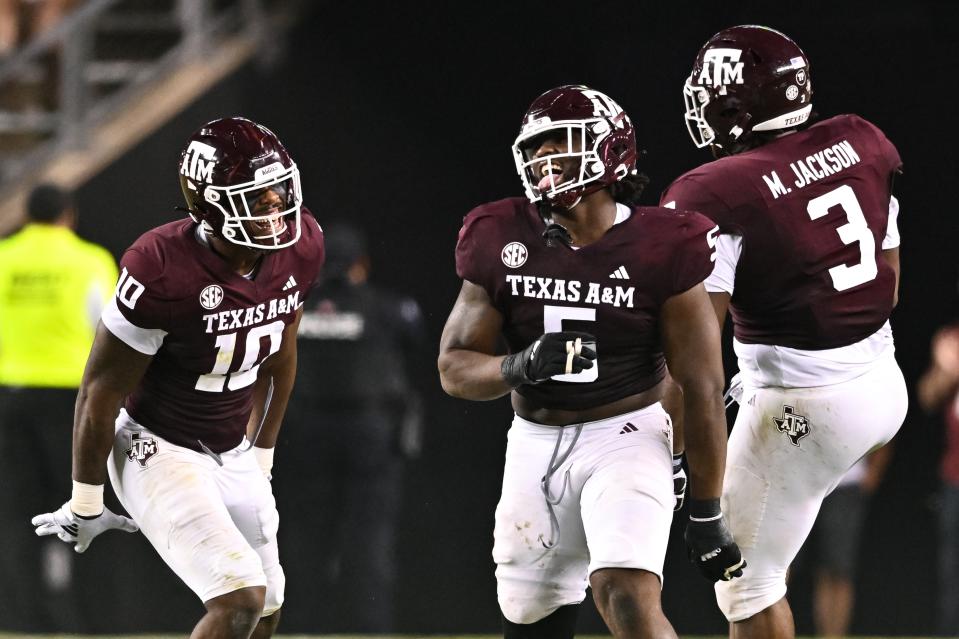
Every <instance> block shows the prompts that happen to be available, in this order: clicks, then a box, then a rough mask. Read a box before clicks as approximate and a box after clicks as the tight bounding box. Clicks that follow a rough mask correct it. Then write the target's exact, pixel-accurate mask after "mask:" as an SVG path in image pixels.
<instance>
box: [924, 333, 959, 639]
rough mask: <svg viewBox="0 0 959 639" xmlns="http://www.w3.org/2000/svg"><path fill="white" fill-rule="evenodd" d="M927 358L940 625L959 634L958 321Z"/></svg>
mask: <svg viewBox="0 0 959 639" xmlns="http://www.w3.org/2000/svg"><path fill="white" fill-rule="evenodd" d="M931 355H932V356H931V359H932V361H931V363H930V365H929V368H928V369H926V372H925V373H923V375H922V377H921V378H920V379H919V387H918V388H919V403H920V405H921V406H922V408H923V410H925V411H927V412H930V413H934V412H935V413H940V414H941V415H942V418H943V421H944V422H945V430H946V432H945V446H944V448H943V451H942V457H941V461H940V466H939V477H940V479H941V481H942V486H941V488H940V493H939V499H938V500H937V501H938V507H939V566H938V567H939V599H938V601H939V606H938V631H939V633H940V634H941V635H943V636H949V637H955V636H959V324H953V325H950V326H946V327H945V328H942V329H940V330H939V331H938V332H937V333H936V335H935V336H934V337H933V339H932V354H931Z"/></svg>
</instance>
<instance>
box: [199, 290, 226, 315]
mask: <svg viewBox="0 0 959 639" xmlns="http://www.w3.org/2000/svg"><path fill="white" fill-rule="evenodd" d="M222 301H223V289H222V288H220V287H219V286H218V285H217V284H210V285H209V286H207V287H206V288H205V289H203V290H202V291H200V306H202V307H203V308H205V309H207V310H213V309H214V308H216V307H217V306H219V305H220V302H222Z"/></svg>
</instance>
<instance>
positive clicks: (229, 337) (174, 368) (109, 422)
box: [34, 118, 324, 639]
mask: <svg viewBox="0 0 959 639" xmlns="http://www.w3.org/2000/svg"><path fill="white" fill-rule="evenodd" d="M180 182H181V186H182V188H183V193H184V195H185V197H186V201H187V207H188V212H189V213H190V216H191V218H192V220H182V221H177V222H172V223H169V224H166V225H164V226H161V227H159V228H156V229H154V230H152V231H149V232H147V233H145V234H144V235H143V236H142V237H140V239H138V240H137V241H136V242H135V243H134V244H133V245H132V246H131V247H130V248H129V249H128V250H127V251H126V253H125V254H124V256H123V258H122V260H121V261H120V265H121V267H122V271H121V274H120V279H119V282H118V283H117V287H116V293H115V296H114V299H113V300H112V302H111V303H110V305H109V306H108V307H107V309H106V310H105V311H104V313H103V316H102V321H101V324H100V326H99V328H98V329H97V335H96V340H95V342H94V345H93V348H92V351H91V353H90V357H89V360H88V362H87V367H86V371H85V373H84V376H83V381H82V384H81V387H80V393H79V399H78V402H77V411H76V423H75V426H74V452H73V459H74V467H73V479H74V492H73V498H72V499H71V500H70V501H68V502H67V503H66V504H64V506H63V507H62V508H61V509H60V510H58V511H55V512H53V513H47V514H45V515H39V516H37V517H36V518H34V525H36V526H38V528H37V533H38V534H56V535H58V536H59V537H60V538H61V539H63V540H64V541H67V542H75V544H76V550H77V551H78V552H83V551H84V550H85V549H86V547H87V546H88V545H89V543H90V541H91V540H92V539H93V538H94V537H95V536H96V535H98V534H99V533H101V532H103V531H104V530H108V529H110V528H121V529H123V530H136V527H137V526H139V528H140V529H141V530H142V531H143V533H144V534H145V535H146V537H147V538H148V539H149V540H150V542H151V543H152V544H153V546H154V547H155V548H156V550H157V552H158V553H159V554H160V556H161V557H162V558H163V559H164V561H166V562H167V564H168V565H169V566H170V567H171V568H172V569H173V570H174V571H175V572H176V573H177V575H178V576H179V577H180V578H181V579H183V581H184V582H186V584H187V585H188V586H189V587H190V588H191V589H192V590H193V591H194V592H195V593H196V594H197V596H199V597H200V599H201V600H202V601H203V602H204V605H205V606H206V608H207V614H206V615H205V616H204V617H203V619H202V620H201V621H200V623H199V624H198V625H197V626H196V628H195V630H194V632H193V635H192V636H194V637H208V636H216V637H237V638H241V637H242V638H244V639H245V638H247V637H250V636H251V633H252V636H253V637H269V636H270V635H271V634H272V632H273V630H274V629H275V628H276V625H277V622H278V620H279V610H280V606H281V605H282V602H283V589H284V577H283V570H282V568H281V567H280V563H279V555H278V551H277V544H276V533H277V527H278V523H279V518H278V515H277V512H276V505H275V501H274V499H273V495H272V492H271V490H270V484H269V481H268V476H269V471H270V466H271V465H272V451H273V446H274V444H275V442H276V438H277V433H278V431H279V427H280V423H281V421H282V418H283V414H284V412H285V410H286V404H287V400H288V398H289V394H290V391H291V390H292V387H293V378H294V376H295V373H296V339H295V338H296V329H297V324H298V323H299V319H300V315H301V313H302V310H301V307H302V305H303V301H304V299H305V296H306V294H307V292H308V291H309V289H310V286H311V284H312V283H313V281H314V279H316V277H317V275H318V272H319V269H320V266H321V265H322V262H323V256H324V250H323V234H322V231H321V230H320V227H319V225H318V224H317V223H316V220H314V219H313V217H312V216H311V215H310V214H309V212H308V211H306V210H305V209H303V208H302V195H301V192H300V180H299V172H298V170H297V167H296V165H295V164H294V163H293V161H292V160H291V159H290V156H289V155H288V153H287V151H286V149H285V148H284V147H283V146H282V144H281V143H280V141H279V140H278V139H277V138H276V136H275V135H274V134H273V133H272V132H271V131H270V130H268V129H266V128H265V127H262V126H260V125H258V124H256V123H254V122H251V121H249V120H245V119H242V118H227V119H222V120H215V121H213V122H209V123H207V124H206V125H204V126H203V127H201V128H200V129H199V130H198V131H197V132H196V133H194V135H193V136H192V137H191V138H190V140H189V142H188V145H187V147H186V149H185V150H184V151H183V153H182V155H181V157H180ZM121 405H122V408H121ZM118 410H119V417H118V416H117V411H118ZM111 448H112V455H111V454H110V453H111ZM108 456H109V461H107V459H108ZM108 472H109V476H110V479H111V482H112V485H113V488H114V490H115V492H116V494H117V497H118V498H119V499H120V502H121V503H122V504H123V506H124V508H126V509H127V511H128V512H129V513H130V515H131V516H132V518H133V521H135V524H134V523H133V522H131V521H130V520H127V519H126V518H124V517H120V516H117V515H114V514H113V513H111V512H110V511H109V510H108V509H105V508H104V506H103V497H102V495H103V483H104V479H105V476H106V475H107V474H108Z"/></svg>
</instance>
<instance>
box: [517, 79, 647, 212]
mask: <svg viewBox="0 0 959 639" xmlns="http://www.w3.org/2000/svg"><path fill="white" fill-rule="evenodd" d="M550 135H552V136H558V137H559V139H560V140H565V142H566V145H565V151H564V152H562V153H553V154H547V155H542V156H540V157H535V154H536V152H537V150H538V148H539V146H540V143H541V142H542V140H543V139H544V137H545V136H550ZM513 158H514V159H515V160H516V170H517V171H518V172H519V175H520V178H521V179H522V180H523V186H524V187H525V189H526V197H528V198H529V201H530V202H539V201H541V200H542V199H543V198H544V197H545V198H546V199H547V200H549V201H550V203H552V204H555V205H558V206H561V207H563V208H567V209H568V208H572V207H573V206H575V205H576V204H577V203H578V202H579V200H580V198H582V197H583V196H584V195H587V194H589V193H593V192H594V191H598V190H599V189H602V188H605V187H607V186H609V185H610V184H613V183H614V182H617V181H619V180H621V179H623V178H624V177H626V176H627V175H630V174H635V173H636V136H635V133H634V132H633V123H632V122H630V120H629V116H627V115H626V113H625V112H624V111H623V110H622V108H620V106H619V105H618V104H616V102H614V101H613V100H612V98H610V97H609V96H608V95H605V94H603V93H600V92H599V91H595V90H593V89H590V88H588V87H585V86H574V85H567V86H561V87H557V88H555V89H550V90H549V91H547V92H546V93H544V94H543V95H541V96H539V97H538V98H536V100H534V101H533V104H532V105H531V106H530V107H529V110H527V112H526V116H525V117H524V118H523V127H522V129H521V130H520V134H519V136H518V137H517V138H516V141H515V142H514V143H513ZM557 158H578V159H579V167H578V169H577V171H578V172H577V174H575V175H564V174H563V173H559V174H557V173H556V172H555V169H554V167H555V166H556V165H554V164H553V163H552V162H551V160H554V159H557Z"/></svg>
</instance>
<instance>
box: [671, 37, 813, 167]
mask: <svg viewBox="0 0 959 639" xmlns="http://www.w3.org/2000/svg"><path fill="white" fill-rule="evenodd" d="M683 96H684V98H685V100H686V127H687V128H688V129H689V135H690V136H691V137H692V138H693V143H695V144H696V146H697V147H699V148H702V147H704V146H707V145H712V146H714V147H718V148H719V149H720V150H721V151H722V152H723V153H726V154H732V153H737V152H739V151H742V150H743V149H745V148H748V147H749V144H748V142H747V140H748V138H749V137H750V135H751V134H752V133H753V132H762V131H780V130H783V129H790V128H793V127H796V126H798V125H800V124H802V123H803V122H806V121H807V120H808V119H809V115H810V112H811V111H812V81H811V79H810V76H809V59H808V58H807V57H806V54H805V53H803V51H802V49H800V48H799V45H797V44H796V43H795V42H793V41H792V40H790V39H789V38H788V37H787V36H785V35H783V34H782V33H780V32H779V31H776V30H774V29H770V28H768V27H760V26H755V25H743V26H739V27H731V28H729V29H724V30H723V31H720V32H719V33H717V34H716V35H714V36H713V37H712V38H710V39H709V41H708V42H707V43H706V44H705V45H704V46H703V48H702V49H700V50H699V54H698V55H697V56H696V62H695V63H694V64H693V72H692V73H691V74H690V76H689V78H688V79H687V80H686V84H685V85H684V86H683Z"/></svg>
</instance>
